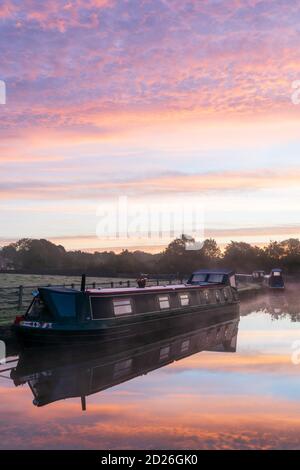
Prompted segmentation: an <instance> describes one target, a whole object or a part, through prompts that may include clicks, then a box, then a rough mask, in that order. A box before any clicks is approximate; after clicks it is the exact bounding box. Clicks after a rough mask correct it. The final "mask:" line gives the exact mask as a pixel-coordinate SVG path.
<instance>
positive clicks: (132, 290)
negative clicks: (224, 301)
mask: <svg viewBox="0 0 300 470" xmlns="http://www.w3.org/2000/svg"><path fill="white" fill-rule="evenodd" d="M213 286H214V287H216V286H220V284H217V283H209V284H205V285H191V284H170V285H165V286H149V287H119V288H118V287H115V288H105V289H87V290H86V291H85V292H86V293H87V294H89V295H96V294H110V295H114V294H143V293H145V292H148V293H151V292H171V291H178V290H187V289H188V290H190V289H199V288H201V287H202V288H204V287H213Z"/></svg>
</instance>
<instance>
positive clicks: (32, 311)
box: [27, 296, 51, 319]
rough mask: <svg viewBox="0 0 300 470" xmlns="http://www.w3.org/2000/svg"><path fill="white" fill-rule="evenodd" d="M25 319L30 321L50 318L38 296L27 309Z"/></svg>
mask: <svg viewBox="0 0 300 470" xmlns="http://www.w3.org/2000/svg"><path fill="white" fill-rule="evenodd" d="M27 317H28V318H31V319H42V318H45V319H46V318H50V317H51V315H50V312H49V310H48V308H47V307H46V305H45V303H44V302H43V300H42V299H41V298H40V296H36V297H35V298H34V300H33V302H32V303H31V306H30V307H29V310H28V312H27Z"/></svg>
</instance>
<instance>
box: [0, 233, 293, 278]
mask: <svg viewBox="0 0 300 470" xmlns="http://www.w3.org/2000/svg"><path fill="white" fill-rule="evenodd" d="M190 241H191V239H190V237H186V236H185V235H182V236H181V237H180V238H176V239H175V240H173V241H172V242H171V243H170V244H169V245H168V246H167V247H166V248H165V249H164V250H163V251H161V252H160V253H155V254H151V253H146V252H143V251H139V250H136V251H132V252H131V251H128V250H123V251H122V252H121V253H119V254H116V253H114V252H113V251H104V252H98V251H96V252H95V253H87V252H84V251H80V250H77V251H67V250H66V249H65V248H64V247H63V246H62V245H55V244H54V243H51V242H50V241H48V240H44V239H41V240H37V239H28V238H25V239H22V240H19V241H17V242H15V243H11V244H10V245H7V246H4V247H3V248H2V249H1V250H0V258H2V260H6V261H7V262H8V263H10V266H13V267H14V269H15V270H16V271H18V272H24V273H38V274H43V273H45V274H46V273H47V274H50V273H53V274H81V273H82V272H85V273H87V274H89V275H93V276H117V275H118V274H125V273H126V274H128V275H138V274H139V273H149V274H157V275H158V274H163V273H173V274H176V275H180V276H183V275H186V274H189V273H190V272H192V271H194V270H196V269H198V268H225V267H226V268H229V269H234V270H235V271H237V272H241V273H251V272H252V271H254V270H256V269H262V270H265V271H267V272H268V271H269V270H270V269H272V268H274V267H279V268H283V269H284V270H285V272H286V273H289V274H297V273H300V241H299V239H298V238H290V239H288V240H284V241H281V242H277V241H271V242H270V243H269V244H268V245H266V246H265V247H258V246H253V245H251V244H249V243H245V242H237V241H231V242H230V243H229V244H227V245H226V246H225V248H224V249H223V250H221V248H220V247H219V246H218V244H217V242H216V240H214V239H211V238H209V239H207V240H205V241H204V243H203V246H202V248H201V249H198V250H195V251H194V250H188V249H187V247H188V246H189V243H190ZM2 267H3V263H2Z"/></svg>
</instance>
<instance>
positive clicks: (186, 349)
mask: <svg viewBox="0 0 300 470" xmlns="http://www.w3.org/2000/svg"><path fill="white" fill-rule="evenodd" d="M238 324H239V312H238V311H236V309H235V308H232V309H231V311H229V312H227V314H224V313H223V312H221V311H219V314H218V315H217V316H216V317H215V318H214V319H212V317H211V315H210V314H209V312H206V313H204V314H203V315H199V317H198V319H197V321H195V322H194V323H193V325H190V326H189V327H187V326H186V327H184V328H183V327H182V324H181V323H180V322H179V323H178V320H174V322H173V328H172V329H171V330H168V331H166V330H164V325H163V321H162V323H161V328H160V329H159V331H158V333H157V335H156V336H155V338H154V337H153V338H151V340H149V337H148V335H147V334H145V335H144V336H143V337H141V338H140V340H136V341H134V343H132V344H131V343H128V342H127V341H120V342H117V343H116V342H115V341H113V342H111V343H108V344H107V345H106V346H107V347H104V345H103V344H102V345H99V346H97V347H94V349H92V350H91V351H86V350H85V348H83V349H81V348H74V349H68V352H67V353H66V352H65V351H64V352H63V353H60V352H59V350H57V349H56V348H55V349H52V350H50V351H49V350H47V349H45V348H36V349H34V350H32V349H28V348H27V349H23V350H22V351H21V353H20V355H19V360H18V363H17V364H16V366H15V367H13V368H12V370H11V375H10V377H11V379H12V380H13V381H14V384H15V386H19V385H24V384H26V383H27V384H28V386H29V387H30V389H31V391H32V394H33V396H34V400H33V404H34V405H35V406H38V407H40V406H45V405H48V404H49V403H52V402H55V401H58V400H63V399H66V398H74V397H78V398H81V403H82V408H83V410H85V409H86V397H87V396H89V395H92V394H95V393H98V392H101V391H103V390H106V389H109V388H111V387H114V386H116V385H118V384H120V383H123V382H126V381H128V380H131V379H133V378H135V377H138V376H142V375H145V374H148V373H150V372H152V371H154V370H156V369H159V368H161V367H164V366H167V365H168V364H170V363H172V362H174V361H179V360H181V359H184V358H186V357H188V356H191V355H193V354H196V353H199V352H200V351H215V352H221V353H234V352H235V351H236V344H237V334H238ZM200 361H201V360H200ZM200 361H199V364H201V362H200Z"/></svg>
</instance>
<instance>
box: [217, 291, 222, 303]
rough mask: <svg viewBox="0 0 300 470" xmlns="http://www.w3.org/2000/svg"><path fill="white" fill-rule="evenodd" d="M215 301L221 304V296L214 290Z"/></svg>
mask: <svg viewBox="0 0 300 470" xmlns="http://www.w3.org/2000/svg"><path fill="white" fill-rule="evenodd" d="M216 301H217V302H218V303H220V302H221V294H220V291H219V290H216Z"/></svg>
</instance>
